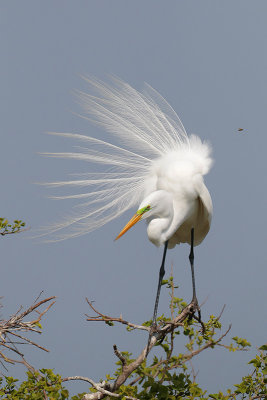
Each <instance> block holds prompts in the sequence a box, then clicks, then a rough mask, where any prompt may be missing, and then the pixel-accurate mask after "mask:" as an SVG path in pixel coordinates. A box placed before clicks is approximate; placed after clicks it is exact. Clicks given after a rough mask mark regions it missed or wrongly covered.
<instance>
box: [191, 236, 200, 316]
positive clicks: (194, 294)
mask: <svg viewBox="0 0 267 400" xmlns="http://www.w3.org/2000/svg"><path fill="white" fill-rule="evenodd" d="M189 261H190V265H191V274H192V287H193V298H192V303H194V304H195V305H196V306H197V310H198V317H199V320H200V321H201V314H200V308H199V306H198V301H197V295H196V283H195V270H194V228H192V229H191V247H190V254H189Z"/></svg>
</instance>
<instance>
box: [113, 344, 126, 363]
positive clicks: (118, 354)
mask: <svg viewBox="0 0 267 400" xmlns="http://www.w3.org/2000/svg"><path fill="white" fill-rule="evenodd" d="M113 349H114V353H115V355H116V356H117V357H118V358H119V359H120V360H121V363H122V366H124V365H126V358H125V357H123V355H122V354H121V352H120V351H119V350H118V348H117V346H116V345H115V344H114V345H113Z"/></svg>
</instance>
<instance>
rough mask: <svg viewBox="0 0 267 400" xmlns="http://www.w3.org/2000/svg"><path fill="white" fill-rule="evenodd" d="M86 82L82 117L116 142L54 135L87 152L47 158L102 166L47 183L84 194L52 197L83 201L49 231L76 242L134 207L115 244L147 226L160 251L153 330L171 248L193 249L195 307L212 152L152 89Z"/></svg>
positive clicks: (209, 205) (208, 204) (207, 217)
mask: <svg viewBox="0 0 267 400" xmlns="http://www.w3.org/2000/svg"><path fill="white" fill-rule="evenodd" d="M86 80H87V82H88V83H89V84H90V85H91V86H92V88H93V89H94V90H95V91H96V95H93V94H86V93H79V98H80V100H81V104H82V107H83V110H84V112H85V117H87V118H89V119H90V120H93V121H94V122H95V123H97V124H100V125H101V126H103V127H104V128H105V129H106V130H107V131H108V132H109V133H110V134H113V140H114V141H113V143H110V142H106V141H103V140H100V139H96V138H93V137H89V136H85V135H80V134H74V133H54V134H57V135H61V136H65V137H69V138H73V139H77V140H79V141H82V142H85V143H87V144H88V146H89V147H86V148H85V147H81V148H78V151H76V152H71V153H45V154H46V155H49V156H54V157H64V158H73V159H78V160H84V161H85V162H89V163H99V164H100V165H101V171H100V172H89V173H87V172H86V173H83V174H80V176H79V177H77V179H71V180H66V181H60V182H54V183H52V184H51V185H53V186H66V187H74V188H88V189H87V190H86V191H85V192H82V193H77V191H75V193H74V194H71V195H67V196H57V197H56V198H57V199H62V198H64V199H67V198H68V199H69V198H71V199H85V200H86V201H85V202H84V203H82V204H79V205H78V211H77V212H76V213H75V214H74V215H73V216H72V217H67V218H66V220H65V221H63V222H60V223H58V224H55V225H54V226H53V227H52V228H51V227H49V232H50V233H51V231H52V232H53V233H58V232H60V231H61V230H62V229H65V230H66V231H67V233H66V234H63V235H60V236H57V237H56V239H57V240H61V239H65V238H68V237H73V236H78V235H81V234H85V233H87V232H90V231H92V230H94V229H96V228H99V227H100V226H102V225H104V224H106V223H107V222H109V221H111V220H112V219H114V218H116V217H118V216H120V215H121V214H122V213H124V212H125V211H126V210H128V209H130V208H132V207H137V212H136V214H135V215H134V217H133V218H132V219H131V220H130V221H129V223H128V224H127V225H126V226H125V228H124V229H123V230H122V231H121V233H120V234H119V235H118V236H117V238H116V239H118V238H119V237H121V236H122V235H123V234H124V233H125V232H126V231H127V230H128V229H130V228H131V227H132V226H133V225H134V224H135V223H136V222H137V221H139V220H142V219H145V220H146V222H147V234H148V238H149V240H150V241H151V242H152V243H154V244H155V245H156V246H161V245H164V254H163V260H162V265H161V269H160V276H159V283H158V291H157V298H156V304H155V308H154V315H153V323H152V324H154V325H155V320H156V312H157V306H158V299H159V292H160V287H161V282H162V278H163V275H164V263H165V256H166V251H167V248H173V247H174V246H175V245H176V244H180V243H188V244H189V245H190V246H191V251H190V263H191V270H192V281H193V300H192V301H193V302H195V304H197V299H196V292H195V283H194V263H193V260H194V253H193V247H194V246H196V245H198V244H200V243H201V242H202V241H203V239H204V238H205V236H206V235H207V233H208V231H209V229H210V223H211V217H212V201H211V197H210V194H209V192H208V189H207V187H206V186H205V184H204V180H203V176H204V175H205V174H207V173H208V172H209V170H210V168H211V165H212V159H211V156H210V154H211V148H210V146H209V144H207V143H206V142H202V141H201V140H200V138H199V137H197V136H195V135H191V136H190V137H188V135H187V133H186V131H185V129H184V127H183V124H182V122H181V121H180V119H179V117H178V115H177V114H176V113H175V112H174V110H173V109H172V108H171V106H170V105H169V104H168V103H167V102H166V100H165V99H164V98H163V97H162V96H161V95H160V94H159V93H158V92H156V91H155V90H154V89H152V88H151V87H150V86H149V85H146V86H145V90H144V91H143V92H138V91H137V90H135V89H134V88H132V87H131V86H130V85H128V84H127V83H124V82H123V81H121V80H119V79H113V85H109V84H106V83H103V82H101V81H97V80H89V79H86ZM116 139H117V142H116ZM90 189H91V190H90ZM197 307H198V305H197Z"/></svg>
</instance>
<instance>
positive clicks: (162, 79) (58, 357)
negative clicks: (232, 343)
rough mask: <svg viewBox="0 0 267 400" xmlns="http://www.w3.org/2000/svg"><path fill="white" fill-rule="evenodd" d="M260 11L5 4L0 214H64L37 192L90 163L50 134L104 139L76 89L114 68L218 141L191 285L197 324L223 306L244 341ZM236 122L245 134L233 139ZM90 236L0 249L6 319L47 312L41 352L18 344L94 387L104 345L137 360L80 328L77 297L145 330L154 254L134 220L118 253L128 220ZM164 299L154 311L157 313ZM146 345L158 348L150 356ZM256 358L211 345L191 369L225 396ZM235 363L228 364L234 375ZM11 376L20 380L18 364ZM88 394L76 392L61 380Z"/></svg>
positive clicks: (256, 339) (105, 364)
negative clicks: (37, 304)
mask: <svg viewBox="0 0 267 400" xmlns="http://www.w3.org/2000/svg"><path fill="white" fill-rule="evenodd" d="M266 12H267V4H266V2H265V1H257V2H252V1H247V0H239V1H228V0H226V1H224V2H220V1H214V0H212V1H211V0H210V1H208V0H204V1H202V2H196V1H190V0H189V1H164V2H163V1H161V2H160V1H157V2H155V1H152V0H148V1H146V2H143V1H135V2H129V1H119V0H116V1H112V2H110V1H102V0H100V1H80V0H79V1H75V2H74V1H63V0H62V1H46V2H41V1H27V0H26V1H24V2H21V1H9V2H1V5H0V29H1V35H0V42H1V50H2V61H1V64H0V71H1V97H0V102H1V104H0V113H1V150H2V151H1V157H0V168H1V189H2V190H1V216H5V217H7V218H10V219H15V218H20V219H23V220H25V221H26V223H27V225H28V226H30V227H31V228H32V230H33V231H34V230H35V229H37V228H38V227H40V226H42V225H45V224H46V223H48V222H53V221H55V220H58V219H59V218H60V216H61V215H63V214H64V213H68V211H69V210H70V207H71V204H70V203H68V202H58V201H52V200H50V199H48V195H51V194H53V193H52V191H51V190H47V189H46V188H44V187H42V186H39V185H36V184H35V183H36V182H44V181H52V180H58V179H59V180H63V179H65V178H67V174H68V173H73V172H79V171H80V170H81V169H83V171H84V168H85V166H84V164H82V163H78V162H74V161H71V160H56V159H48V158H45V157H41V156H40V154H39V153H40V152H45V151H48V152H49V151H69V150H70V149H71V145H72V143H71V142H69V141H67V140H63V139H62V138H60V137H53V136H49V135H46V134H45V132H47V131H59V132H75V133H83V134H88V135H90V136H95V137H101V138H104V139H108V134H106V133H104V132H102V131H101V129H99V128H96V127H95V126H93V125H91V124H90V123H89V122H88V121H86V120H84V119H82V118H79V117H78V116H77V114H79V113H80V112H81V110H80V107H79V104H77V99H76V98H75V95H74V93H73V91H74V90H76V89H78V90H84V91H86V89H87V86H86V83H85V82H84V81H83V80H82V79H81V75H86V74H88V75H94V76H97V77H99V78H101V79H106V78H107V76H108V75H109V74H114V75H117V76H119V77H120V78H122V79H123V80H125V81H127V82H129V83H130V84H131V85H132V86H134V87H135V88H137V89H142V86H143V83H144V82H148V83H149V84H150V85H151V86H153V87H154V88H155V89H157V90H158V91H159V92H160V93H161V94H162V95H163V96H164V97H165V98H166V99H167V101H168V102H169V103H170V104H171V105H172V107H173V108H174V109H175V110H176V111H177V113H178V115H179V116H180V118H181V119H182V122H183V124H184V126H185V128H186V130H187V132H188V133H196V134H198V135H199V136H200V137H201V138H202V139H207V140H208V141H210V142H211V144H212V146H213V156H214V159H215V164H214V166H213V168H212V171H211V172H210V174H209V175H208V176H207V177H206V183H207V186H208V188H209V190H210V192H211V195H212V199H213V203H214V217H213V221H212V227H211V231H210V233H209V235H208V236H207V238H206V240H205V242H204V243H203V244H202V245H201V246H199V247H197V248H196V252H195V256H196V279H197V291H198V297H199V300H200V302H202V301H203V300H204V299H206V298H207V301H206V303H205V305H204V306H203V316H204V318H205V317H207V316H208V315H209V314H218V313H219V312H220V310H221V308H222V306H223V305H224V304H226V309H225V312H224V315H223V318H222V321H223V323H224V326H225V328H227V326H228V325H229V323H232V330H231V333H230V335H229V338H230V336H235V335H237V336H241V337H246V338H247V339H248V340H249V341H251V342H252V344H253V346H254V347H255V346H259V345H261V344H263V342H264V341H266V320H267V318H266V307H265V306H264V304H266V278H267V272H266V271H267V270H266V255H265V242H266V228H265V225H266V146H267V139H266V137H267V136H266V106H267V101H266V100H267V95H266V93H267V90H266V70H267V69H266V68H267V51H266V48H267V47H266V44H267V43H266V42H267V26H266ZM238 128H243V129H244V131H243V132H241V133H240V132H238ZM133 211H135V210H131V211H129V214H127V215H124V216H122V217H121V218H120V219H119V220H116V221H114V222H111V223H110V224H108V225H107V226H104V227H103V228H101V229H99V230H98V231H95V232H93V233H91V234H89V235H86V236H83V237H80V238H76V239H72V240H68V241H64V242H60V243H50V244H45V243H38V242H37V241H35V240H32V239H29V238H27V239H24V236H25V237H26V236H29V235H26V234H25V235H24V234H23V235H22V234H21V235H17V236H16V237H14V236H13V237H12V236H10V237H5V238H2V240H1V244H0V245H1V291H0V294H1V296H3V297H4V298H3V300H2V304H3V306H4V308H3V310H2V316H3V317H7V316H8V315H9V314H10V313H12V312H14V311H15V310H16V309H17V308H18V307H19V306H20V305H21V304H23V305H28V304H30V303H31V302H32V301H33V300H34V299H35V297H36V296H37V295H38V294H39V292H40V291H41V290H44V293H45V295H47V296H50V295H56V296H57V304H56V306H55V307H54V309H53V310H51V311H50V312H49V315H47V317H46V318H45V321H44V333H43V335H42V337H41V338H39V342H41V343H42V344H43V345H45V346H46V347H48V348H49V349H50V353H49V354H44V353H42V352H39V351H37V350H36V349H34V350H33V349H28V350H27V351H25V354H26V355H28V358H29V361H30V362H32V363H33V364H34V365H35V366H36V367H40V368H41V367H47V368H55V371H57V372H58V373H61V374H62V375H63V376H70V375H83V376H88V377H91V378H92V379H94V380H98V379H100V378H104V376H105V374H106V373H110V374H112V372H113V371H114V362H115V356H114V354H113V350H112V345H113V344H114V343H116V344H117V345H118V347H119V349H121V350H128V351H131V352H132V353H133V355H135V354H137V353H138V351H139V350H140V348H142V346H143V345H144V344H145V342H146V337H144V334H143V333H142V332H137V333H131V334H129V333H128V334H127V333H126V332H125V331H124V330H123V329H122V328H121V327H115V328H113V329H109V328H108V327H106V326H101V325H100V324H93V323H88V322H86V321H85V316H84V314H85V313H87V312H89V310H88V306H87V305H86V302H85V297H88V298H89V299H90V300H94V301H95V305H96V307H97V308H99V309H100V310H102V311H103V312H105V313H106V314H111V315H114V316H119V315H120V314H122V315H123V317H125V318H126V319H128V320H132V321H133V322H138V323H141V322H142V321H144V320H147V319H149V318H151V312H152V309H153V302H154V292H155V288H156V281H157V277H158V268H159V264H160V259H161V253H162V250H161V249H157V248H155V247H154V246H152V244H151V243H150V242H149V241H148V239H147V236H146V229H145V226H144V225H142V224H140V226H136V228H135V229H134V230H132V231H131V232H129V234H128V235H125V237H123V238H122V239H121V240H120V241H118V242H116V243H114V241H113V239H114V237H115V236H116V235H117V233H118V232H119V231H120V229H121V227H122V226H124V224H125V222H127V220H128V219H129V217H130V216H131V214H132V212H133ZM188 252H189V248H188V246H187V245H183V246H179V247H176V248H175V249H174V250H172V251H170V252H169V254H168V258H167V265H166V267H167V274H169V272H170V265H171V262H173V265H174V271H175V273H174V275H175V279H176V281H177V283H178V284H179V286H180V287H179V292H178V294H177V295H179V296H180V297H184V298H185V299H187V300H189V299H190V298H191V281H190V279H191V278H190V270H189V264H188V258H187V257H188ZM167 304H168V298H167V294H166V293H164V291H163V293H162V297H161V300H160V309H159V312H164V311H165V310H166V308H167ZM155 351H156V350H155ZM250 358H251V353H239V354H237V355H236V354H228V353H226V352H225V351H223V350H220V349H219V350H216V351H207V352H205V354H202V355H201V356H200V357H199V358H198V359H196V361H195V368H196V370H197V369H199V374H198V380H199V383H200V384H201V385H203V387H205V388H207V389H208V390H210V391H213V392H214V391H217V390H223V389H226V388H227V387H229V386H231V385H232V384H234V383H238V380H239V379H240V377H241V376H242V374H244V373H245V372H246V371H247V370H248V367H247V366H246V362H247V361H248V360H249V359H250ZM229 365H230V367H229ZM10 373H14V374H16V375H19V376H22V375H23V371H22V370H21V369H20V367H16V371H14V370H13V369H11V370H10ZM68 388H71V391H73V392H75V391H83V390H86V388H87V385H85V384H83V383H76V384H75V383H71V384H68Z"/></svg>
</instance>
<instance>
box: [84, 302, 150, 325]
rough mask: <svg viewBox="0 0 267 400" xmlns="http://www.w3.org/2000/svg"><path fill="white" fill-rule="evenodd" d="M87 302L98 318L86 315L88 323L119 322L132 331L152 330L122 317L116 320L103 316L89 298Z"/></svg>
mask: <svg viewBox="0 0 267 400" xmlns="http://www.w3.org/2000/svg"><path fill="white" fill-rule="evenodd" d="M86 301H87V303H88V304H89V306H90V307H91V309H92V310H93V311H94V312H95V313H96V314H97V316H95V317H90V316H89V315H87V314H85V315H86V317H87V319H86V321H94V322H118V323H120V324H123V325H127V326H129V328H132V329H140V330H143V331H148V332H149V331H150V328H149V327H148V326H143V325H137V324H133V323H132V322H129V321H126V320H124V319H122V316H120V317H119V318H116V317H109V316H108V315H105V314H102V313H101V312H100V311H98V310H97V309H96V308H95V307H94V306H93V304H92V302H91V301H89V300H88V299H87V298H86Z"/></svg>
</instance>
